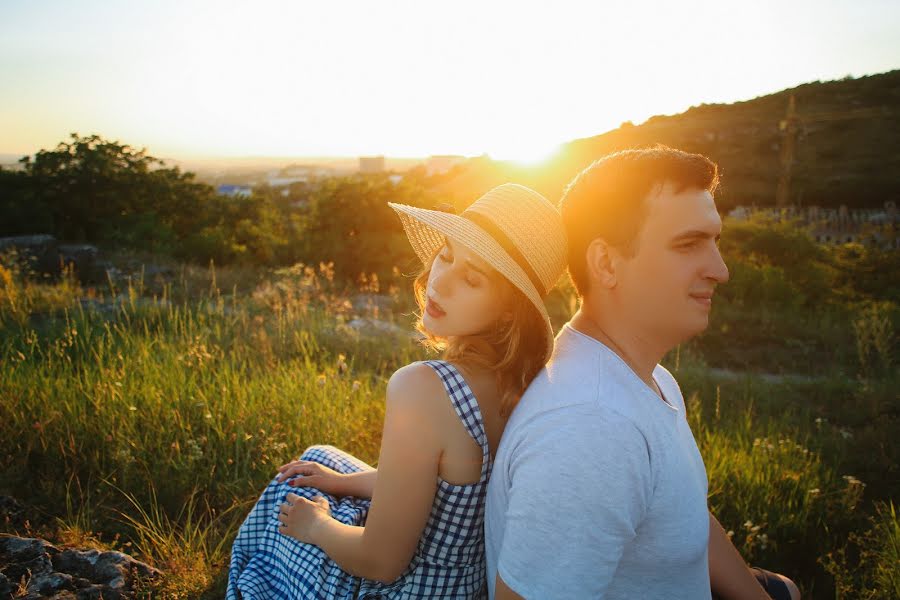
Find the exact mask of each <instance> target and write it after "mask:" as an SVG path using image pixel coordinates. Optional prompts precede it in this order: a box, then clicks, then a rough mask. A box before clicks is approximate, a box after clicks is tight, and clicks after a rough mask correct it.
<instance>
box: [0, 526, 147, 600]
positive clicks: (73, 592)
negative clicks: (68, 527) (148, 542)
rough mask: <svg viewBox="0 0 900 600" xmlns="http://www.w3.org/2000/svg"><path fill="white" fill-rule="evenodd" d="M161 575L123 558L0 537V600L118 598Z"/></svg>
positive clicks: (28, 539) (39, 540)
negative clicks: (14, 599)
mask: <svg viewBox="0 0 900 600" xmlns="http://www.w3.org/2000/svg"><path fill="white" fill-rule="evenodd" d="M159 574H160V573H159V571H158V570H156V569H154V568H153V567H151V566H150V565H147V564H145V563H142V562H140V561H138V560H135V559H133V558H132V557H130V556H128V555H127V554H123V553H121V552H113V551H105V552H104V551H101V550H96V549H87V550H78V549H74V548H65V549H61V548H58V547H56V546H54V545H53V544H50V543H49V542H47V541H45V540H42V539H38V538H22V537H15V536H0V600H6V599H7V598H9V599H12V598H17V599H19V598H21V599H23V600H39V599H42V598H47V599H53V600H96V599H99V598H103V600H119V599H125V598H132V597H133V596H134V593H135V588H136V586H137V585H139V583H140V582H147V581H150V580H152V579H154V578H155V577H157V576H159Z"/></svg>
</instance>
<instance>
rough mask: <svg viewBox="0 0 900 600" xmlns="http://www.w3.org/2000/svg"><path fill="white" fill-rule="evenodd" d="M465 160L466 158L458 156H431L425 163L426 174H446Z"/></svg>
mask: <svg viewBox="0 0 900 600" xmlns="http://www.w3.org/2000/svg"><path fill="white" fill-rule="evenodd" d="M465 160H466V157H465V156H459V155H457V154H439V155H435V156H429V157H428V160H426V161H425V172H426V173H427V174H428V175H437V174H440V173H446V172H447V171H449V170H450V169H452V168H453V167H455V166H456V165H458V164H460V163H462V162H463V161H465Z"/></svg>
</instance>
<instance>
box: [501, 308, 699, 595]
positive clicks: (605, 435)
mask: <svg viewBox="0 0 900 600" xmlns="http://www.w3.org/2000/svg"><path fill="white" fill-rule="evenodd" d="M653 378H654V379H655V381H656V383H657V385H658V386H659V389H660V390H661V391H662V394H663V396H664V398H665V401H663V400H662V399H660V397H659V396H658V395H657V394H656V393H655V392H654V391H653V390H651V389H650V388H649V387H648V386H647V385H646V384H645V383H644V382H643V381H641V379H640V378H639V377H638V376H637V375H636V374H635V373H634V371H632V370H631V369H630V368H629V367H628V365H627V364H625V362H624V361H623V360H622V359H621V358H619V356H618V355H616V354H615V353H614V352H612V351H611V350H610V349H609V348H607V347H606V346H604V345H603V344H601V343H600V342H599V341H597V340H595V339H594V338H591V337H589V336H587V335H584V334H583V333H581V332H579V331H577V330H575V329H573V328H572V327H570V326H569V325H566V326H565V327H564V328H563V329H562V331H561V332H560V334H559V336H557V339H556V347H555V349H554V353H553V357H552V358H551V360H550V362H549V363H548V365H547V367H546V368H545V369H544V370H543V371H541V373H540V374H539V375H538V376H537V378H535V380H534V381H533V382H532V384H531V385H530V386H529V388H528V390H527V391H526V392H525V394H524V396H523V397H522V399H521V401H520V402H519V404H518V406H517V407H516V408H515V410H514V411H513V414H512V415H511V416H510V419H509V422H508V423H507V426H506V430H505V431H504V433H503V437H502V439H501V441H500V446H499V448H498V449H497V456H496V459H495V460H494V468H493V472H492V475H491V480H490V483H489V484H488V492H487V494H488V495H487V509H486V515H485V537H486V540H485V542H486V553H487V577H488V586H489V590H490V595H491V598H493V597H494V584H495V578H496V576H497V572H498V571H499V573H500V576H501V577H502V578H503V581H504V582H505V583H506V584H507V585H508V586H509V587H510V588H512V589H513V590H514V591H516V592H517V593H518V594H520V595H521V596H524V597H525V598H540V599H548V598H577V599H579V600H580V599H586V598H610V599H612V598H621V599H623V600H626V599H627V600H635V599H638V598H640V599H642V600H644V599H646V600H650V599H655V598H659V599H663V598H664V599H666V600H671V599H672V598H685V599H690V600H697V599H703V598H710V586H709V565H708V562H707V546H708V544H709V511H708V508H707V504H706V494H707V480H706V468H705V467H704V465H703V459H702V458H701V457H700V453H699V451H698V450H697V444H696V442H695V441H694V436H693V435H692V434H691V429H690V426H689V425H688V423H687V420H686V419H685V414H684V398H683V397H682V395H681V390H680V389H679V388H678V384H677V383H676V381H675V379H674V378H673V377H672V375H671V374H670V373H669V372H668V371H667V370H665V369H664V368H663V367H661V366H659V365H657V366H656V368H655V370H654V371H653Z"/></svg>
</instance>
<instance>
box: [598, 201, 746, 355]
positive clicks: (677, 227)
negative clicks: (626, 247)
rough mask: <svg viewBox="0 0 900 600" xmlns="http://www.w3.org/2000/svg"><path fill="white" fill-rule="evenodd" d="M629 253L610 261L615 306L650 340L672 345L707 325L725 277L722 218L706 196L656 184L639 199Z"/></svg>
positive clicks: (726, 279) (726, 272) (725, 279)
mask: <svg viewBox="0 0 900 600" xmlns="http://www.w3.org/2000/svg"><path fill="white" fill-rule="evenodd" d="M644 206H645V210H644V214H645V218H644V224H643V226H642V228H641V230H640V231H639V232H638V235H637V238H636V239H635V242H634V245H633V250H634V254H633V255H631V256H628V255H619V256H618V257H617V259H616V289H615V291H614V293H615V295H616V297H617V298H618V300H619V302H618V307H619V308H621V310H622V311H623V317H625V318H627V319H629V320H630V322H632V323H634V324H635V326H636V327H637V329H638V331H641V332H642V335H644V336H651V337H652V340H648V341H652V342H653V343H656V344H660V345H664V346H670V347H671V346H675V345H676V344H679V343H681V342H683V341H684V340H687V339H689V338H691V337H693V336H695V335H697V334H698V333H700V332H701V331H703V330H704V329H706V327H707V325H708V324H709V311H710V308H711V306H712V297H713V291H714V290H715V287H716V285H718V284H720V283H725V282H726V281H728V268H727V267H726V266H725V263H724V262H723V261H722V255H721V254H719V248H718V238H719V234H720V233H721V231H722V220H721V219H720V218H719V214H718V212H717V211H716V205H715V202H714V201H713V198H712V194H710V193H709V192H708V191H706V190H699V189H687V190H683V191H681V192H678V193H675V190H674V187H673V186H672V185H670V184H666V185H663V186H660V187H659V188H657V189H656V190H654V191H653V192H651V194H650V195H649V196H648V197H647V199H646V201H645V205H644Z"/></svg>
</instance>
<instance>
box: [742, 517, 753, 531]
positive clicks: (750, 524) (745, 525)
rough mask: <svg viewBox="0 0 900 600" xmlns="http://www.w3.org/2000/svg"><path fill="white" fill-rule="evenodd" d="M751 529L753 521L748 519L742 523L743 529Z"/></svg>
mask: <svg viewBox="0 0 900 600" xmlns="http://www.w3.org/2000/svg"><path fill="white" fill-rule="evenodd" d="M751 527H753V521H751V520H749V519H748V520H747V521H745V522H744V529H750V528H751Z"/></svg>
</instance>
